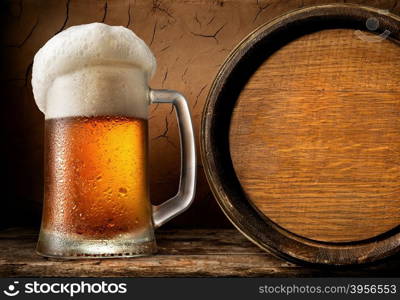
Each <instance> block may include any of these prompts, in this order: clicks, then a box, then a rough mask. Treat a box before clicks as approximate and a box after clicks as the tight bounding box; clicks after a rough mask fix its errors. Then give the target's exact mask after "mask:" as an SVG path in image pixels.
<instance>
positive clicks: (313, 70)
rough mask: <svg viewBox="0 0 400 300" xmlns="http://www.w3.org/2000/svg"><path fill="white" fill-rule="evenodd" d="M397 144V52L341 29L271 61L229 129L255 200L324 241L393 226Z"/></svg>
mask: <svg viewBox="0 0 400 300" xmlns="http://www.w3.org/2000/svg"><path fill="white" fill-rule="evenodd" d="M363 34H365V36H366V37H371V36H372V34H370V33H367V32H365V33H363ZM399 141H400V47H398V45H396V44H395V43H393V42H391V41H389V40H384V41H382V42H379V43H371V42H366V41H365V40H362V39H360V38H358V36H357V35H356V34H355V31H354V30H346V29H334V30H323V31H319V32H316V33H313V34H309V35H306V36H303V37H301V38H300V39H297V40H296V41H294V42H292V43H290V44H288V45H286V46H284V47H283V48H282V49H280V50H279V51H277V52H275V53H274V54H273V55H272V56H271V57H270V58H268V59H267V60H266V61H265V62H264V63H263V64H262V65H261V66H260V67H259V69H257V71H256V72H255V73H254V74H253V75H252V77H251V78H250V80H249V82H248V83H247V84H246V86H245V88H244V90H243V91H242V92H241V94H240V96H239V98H238V101H237V103H236V106H235V109H234V112H233V116H232V123H231V131H230V147H231V156H232V160H233V165H234V168H235V171H236V174H237V176H238V178H239V180H240V182H241V185H242V187H243V189H244V191H245V193H246V195H247V197H248V198H249V199H250V200H251V201H252V202H253V204H254V205H255V206H256V207H257V208H258V209H259V210H260V211H261V212H262V213H263V214H265V215H266V216H267V217H269V218H270V219H271V220H272V221H274V222H276V223H277V224H278V225H280V226H282V227H284V228H286V229H287V230H289V231H291V232H293V233H296V234H298V235H301V236H304V237H307V238H310V239H314V240H320V241H329V242H348V241H356V240H362V239H367V238H372V237H374V236H376V235H379V234H382V233H384V232H386V231H388V230H390V229H392V228H394V227H396V226H398V225H399V220H400V218H399V216H400V189H399V186H400V143H399Z"/></svg>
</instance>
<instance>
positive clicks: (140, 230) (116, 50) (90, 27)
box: [32, 23, 196, 259]
mask: <svg viewBox="0 0 400 300" xmlns="http://www.w3.org/2000/svg"><path fill="white" fill-rule="evenodd" d="M66 45H67V46H66ZM155 69H156V60H155V57H154V56H153V54H152V53H151V50H150V49H149V48H148V46H147V45H146V44H145V43H144V41H142V40H141V39H140V38H139V37H137V36H136V35H135V34H134V33H133V32H132V31H131V30H129V29H127V28H124V27H122V26H109V25H106V24H102V23H92V24H85V25H79V26H72V27H69V28H68V29H67V30H64V31H62V32H60V33H58V34H57V35H56V36H54V37H52V38H51V39H50V40H49V41H48V42H47V43H46V44H45V45H44V46H43V47H42V48H41V49H40V50H39V51H38V52H37V53H36V55H35V58H34V62H33V65H32V88H33V94H34V97H35V102H36V104H37V106H38V108H39V109H40V111H42V112H43V114H44V117H45V188H44V191H45V193H44V206H43V216H42V224H41V229H40V234H39V238H38V243H37V247H36V251H37V253H38V254H39V255H43V256H46V257H57V258H69V259H70V258H79V257H82V256H84V257H88V258H90V257H92V258H94V257H96V258H97V257H133V256H139V255H149V254H152V253H154V252H156V250H157V245H156V241H155V236H154V228H157V227H160V226H162V225H163V224H164V223H166V222H168V221H169V220H171V219H172V218H174V217H175V216H177V215H178V214H180V213H182V212H183V211H184V210H186V209H187V208H188V207H189V205H190V204H191V203H192V201H193V198H194V195H195V186H196V185H195V183H196V151H195V142H194V134H193V125H192V121H191V117H190V111H189V106H188V104H187V101H186V99H185V98H184V96H183V95H181V94H179V93H178V92H176V91H172V90H154V89H151V88H150V87H149V85H148V82H149V80H150V78H151V77H152V76H153V74H154V72H155ZM153 103H157V104H158V103H170V104H172V105H173V106H174V108H175V112H176V115H177V119H178V125H179V133H180V141H181V175H180V179H179V182H180V183H179V190H178V192H177V194H176V195H175V196H174V197H172V198H170V199H166V201H165V202H163V203H162V204H160V205H157V206H152V205H151V202H150V199H149V180H148V169H147V168H148V153H147V151H148V137H147V136H148V128H147V127H148V126H147V125H148V124H147V120H148V116H149V113H148V112H149V106H150V105H151V104H153Z"/></svg>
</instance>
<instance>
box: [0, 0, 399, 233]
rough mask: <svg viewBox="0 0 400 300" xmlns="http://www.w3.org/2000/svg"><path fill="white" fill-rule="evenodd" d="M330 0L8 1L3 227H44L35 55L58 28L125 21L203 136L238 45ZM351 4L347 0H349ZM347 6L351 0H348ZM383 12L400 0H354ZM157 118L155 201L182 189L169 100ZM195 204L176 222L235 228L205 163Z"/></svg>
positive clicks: (0, 10) (156, 110)
mask: <svg viewBox="0 0 400 300" xmlns="http://www.w3.org/2000/svg"><path fill="white" fill-rule="evenodd" d="M330 2H332V1H316V0H314V1H313V0H304V1H301V0H291V1H279V0H264V1H262V0H242V1H240V0H175V1H173V0H153V1H151V0H108V1H107V0H3V1H1V4H0V14H1V16H0V22H1V46H0V47H1V56H0V57H1V66H2V67H1V70H2V72H1V77H2V78H1V87H2V92H1V95H2V101H1V103H2V104H1V105H2V109H1V120H2V130H3V132H4V133H5V142H4V143H3V145H2V148H1V149H2V171H3V174H4V175H6V176H5V177H6V179H5V180H3V181H2V192H3V201H2V209H1V210H0V211H1V216H0V220H1V221H0V225H1V227H3V228H4V227H9V226H16V225H24V224H38V222H39V220H40V212H41V203H42V193H43V187H42V176H43V168H42V165H43V159H42V157H43V125H44V119H43V115H42V114H41V113H40V112H39V110H38V109H37V108H36V106H35V103H34V100H33V95H32V90H31V84H30V79H31V67H32V59H33V56H34V54H35V53H36V51H37V50H38V49H39V48H40V47H41V46H42V45H43V44H44V43H45V42H46V41H47V40H48V39H49V38H51V37H52V36H53V35H54V34H56V33H58V32H60V31H61V30H63V29H65V28H68V27H69V26H72V25H77V24H83V23H91V22H104V23H107V24H109V25H122V26H126V27H128V28H130V29H132V30H134V31H135V32H136V34H137V35H138V36H140V37H141V38H142V39H143V40H144V41H145V42H146V43H147V44H148V45H149V46H150V47H151V49H152V51H153V52H154V54H155V56H156V58H157V62H158V70H157V73H156V75H155V77H154V78H153V80H152V82H151V86H152V87H153V88H169V89H175V90H178V91H180V92H181V93H183V94H184V95H186V97H187V99H188V101H189V102H190V106H191V109H192V115H193V119H194V124H195V132H196V135H197V136H196V140H197V141H198V138H199V127H200V119H201V113H202V109H203V105H204V103H205V99H206V96H207V93H208V90H209V88H210V86H211V84H212V81H213V79H214V77H215V75H216V73H217V72H218V69H219V67H220V66H221V64H222V63H223V61H224V59H225V58H226V57H227V55H228V54H229V52H230V51H231V50H232V49H233V47H234V46H235V45H236V44H237V43H238V42H239V41H240V40H241V39H243V38H244V37H245V36H246V35H247V34H249V33H250V32H251V31H252V30H254V29H255V28H257V27H258V26H260V25H261V24H263V23H264V22H266V21H268V20H270V19H272V18H274V17H275V16H278V15H280V14H282V13H285V12H287V11H289V10H292V9H295V8H300V7H303V6H308V5H313V4H323V3H330ZM343 2H344V1H343ZM347 2H348V1H347ZM353 2H355V3H362V4H366V5H372V6H379V7H381V8H383V9H391V10H393V8H397V7H396V6H398V5H400V4H399V1H397V0H389V1H370V0H369V1H353ZM150 110H151V114H150V137H149V138H150V149H151V150H150V168H151V174H150V177H151V195H152V201H153V202H154V203H160V202H162V201H163V200H165V199H167V198H169V197H171V196H173V195H174V194H175V192H176V190H177V187H178V174H179V141H178V132H177V125H176V120H175V115H174V114H173V112H172V111H171V107H170V106H169V105H153V106H152V107H151V109H150ZM198 166H199V176H198V188H197V196H196V199H195V202H194V204H193V206H192V207H191V208H190V209H189V210H188V211H187V212H186V213H184V214H183V215H181V216H179V217H178V218H176V219H175V220H173V221H172V222H171V223H170V224H169V225H168V226H176V227H227V226H230V225H229V224H228V221H227V220H226V218H225V217H224V216H223V214H222V213H221V211H220V209H219V208H218V206H217V204H216V202H215V200H214V199H213V196H212V194H211V192H210V189H209V187H208V184H207V182H206V179H205V177H204V173H203V169H202V164H201V161H200V159H199V161H198Z"/></svg>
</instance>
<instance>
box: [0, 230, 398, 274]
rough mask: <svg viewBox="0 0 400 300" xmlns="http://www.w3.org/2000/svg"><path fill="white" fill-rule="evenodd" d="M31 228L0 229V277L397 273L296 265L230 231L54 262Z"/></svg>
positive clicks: (161, 238) (391, 263)
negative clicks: (126, 253) (39, 248)
mask: <svg viewBox="0 0 400 300" xmlns="http://www.w3.org/2000/svg"><path fill="white" fill-rule="evenodd" d="M36 240H37V231H36V230H32V229H23V228H14V229H9V230H6V231H2V232H0V276H1V277H22V276H23V277H36V276H41V277H62V276H74V277H75V276H76V277H85V276H90V277H227V276H228V277H232V276H234V277H260V276H261V277H262V276H267V277H270V276H273V277H287V276H289V277H293V276H301V277H309V276H365V277H374V276H375V277H381V276H389V277H392V276H393V277H395V276H399V275H400V255H397V256H394V257H392V258H390V259H388V260H385V261H383V262H379V263H375V264H373V265H364V266H357V267H351V268H318V267H312V266H299V265H296V264H293V263H290V262H286V261H283V260H281V259H278V258H276V257H274V256H272V255H271V254H269V253H265V252H263V251H262V250H260V249H259V248H258V247H256V246H255V245H253V244H252V243H250V242H249V241H248V240H247V239H246V238H245V237H243V236H242V235H241V234H240V233H239V232H237V231H236V230H221V229H220V230H167V231H159V232H157V240H158V245H159V253H158V254H157V255H155V256H150V257H140V258H131V259H105V260H99V259H93V260H88V259H86V260H67V261H62V260H54V259H46V258H42V257H40V256H38V255H36V254H35V252H34V249H35V244H36Z"/></svg>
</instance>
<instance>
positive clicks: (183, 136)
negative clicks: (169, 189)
mask: <svg viewBox="0 0 400 300" xmlns="http://www.w3.org/2000/svg"><path fill="white" fill-rule="evenodd" d="M150 102H151V103H171V104H172V105H174V108H175V111H176V116H177V119H178V126H179V136H180V143H181V147H180V148H181V175H180V180H179V190H178V193H177V194H176V195H175V196H174V197H172V198H171V199H168V200H167V201H165V202H164V203H162V204H160V205H157V206H153V220H154V226H155V227H156V228H157V227H160V226H161V225H163V224H165V223H166V222H168V221H169V220H171V219H172V218H174V217H175V216H177V215H179V214H180V213H182V212H183V211H185V210H186V209H187V208H188V207H189V206H190V204H192V202H193V199H194V194H195V190H196V147H195V142H194V132H193V125H192V119H191V117H190V110H189V106H188V104H187V101H186V99H185V97H184V96H183V95H181V94H179V93H178V92H176V91H171V90H150Z"/></svg>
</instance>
